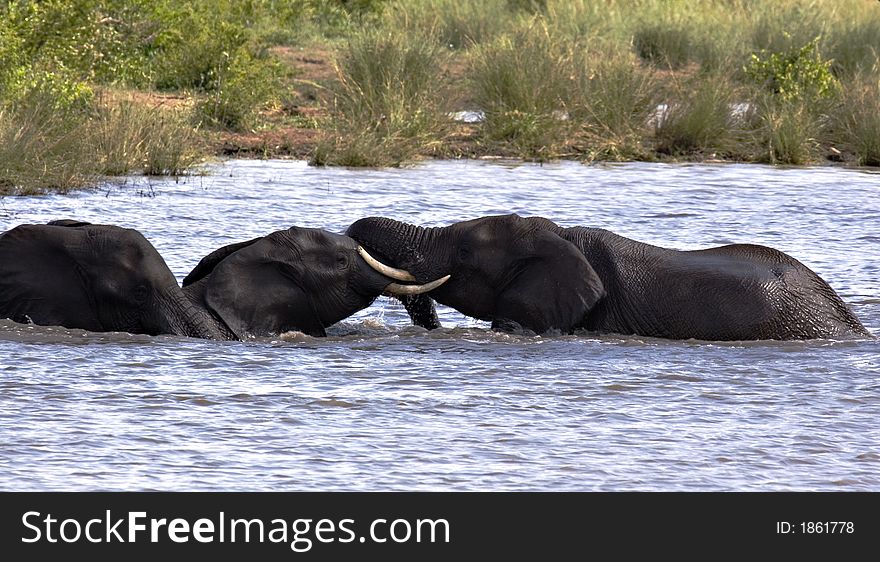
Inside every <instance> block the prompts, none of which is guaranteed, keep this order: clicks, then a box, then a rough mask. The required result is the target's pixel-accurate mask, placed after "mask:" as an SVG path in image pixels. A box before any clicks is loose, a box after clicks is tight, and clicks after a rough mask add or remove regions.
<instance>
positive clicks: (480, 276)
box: [347, 215, 870, 340]
mask: <svg viewBox="0 0 880 562" xmlns="http://www.w3.org/2000/svg"><path fill="white" fill-rule="evenodd" d="M347 234H348V235H349V236H351V237H352V238H354V239H355V240H357V241H358V242H360V243H361V244H362V245H363V246H364V247H365V248H366V249H367V250H368V251H369V252H370V253H371V254H372V255H374V256H376V257H377V258H379V259H380V260H382V261H385V262H387V263H388V264H389V265H392V266H395V267H400V268H403V269H406V270H408V271H410V272H411V273H412V274H413V275H415V277H416V279H417V280H418V281H423V280H424V279H427V278H436V277H437V276H439V275H445V274H451V278H450V280H449V281H448V282H447V283H446V284H445V285H443V286H442V287H440V288H438V289H436V290H434V291H432V292H430V293H429V295H430V297H432V298H433V299H435V300H436V301H437V302H439V303H441V304H445V305H447V306H451V307H453V308H455V309H457V310H459V311H460V312H462V313H463V314H466V315H468V316H472V317H475V318H478V319H482V320H487V321H491V322H492V326H493V328H494V329H498V330H506V331H517V330H522V329H525V330H532V331H534V332H537V333H545V332H548V331H557V330H558V331H561V332H563V333H571V332H572V331H574V330H576V329H587V330H592V331H598V332H610V333H620V334H637V335H642V336H653V337H661V338H671V339H688V338H695V339H702V340H757V339H781V340H787V339H812V338H837V337H846V336H870V334H869V333H868V332H867V330H866V329H865V328H864V326H862V324H861V323H860V322H859V320H858V319H857V318H856V317H855V316H854V315H853V313H852V312H851V311H850V310H849V309H848V308H847V306H846V305H845V304H844V303H843V301H842V300H841V299H840V297H839V296H838V295H837V294H836V293H835V292H834V291H833V290H832V289H831V287H829V286H828V284H827V283H825V281H823V280H822V279H821V278H819V276H818V275H816V274H815V273H814V272H812V271H811V270H810V269H808V268H807V267H806V266H804V265H803V264H801V263H800V262H798V261H797V260H795V259H794V258H792V257H790V256H788V255H786V254H784V253H782V252H780V251H778V250H774V249H772V248H768V247H765V246H757V245H751V244H732V245H728V246H721V247H718V248H710V249H705V250H694V251H678V250H671V249H666V248H660V247H657V246H652V245H649V244H644V243H641V242H637V241H635V240H630V239H628V238H624V237H622V236H618V235H616V234H613V233H611V232H609V231H607V230H602V229H596V228H585V227H573V228H562V227H559V226H558V225H556V224H555V223H553V222H551V221H549V220H547V219H543V218H539V217H531V218H522V217H519V216H517V215H504V216H495V217H484V218H479V219H475V220H470V221H465V222H459V223H455V224H453V225H450V226H446V227H440V228H423V227H417V226H414V225H410V224H406V223H402V222H398V221H394V220H391V219H387V218H379V217H371V218H366V219H361V220H359V221H357V222H355V223H354V224H352V225H351V226H350V227H349V229H348V231H347ZM405 304H406V305H407V310H408V311H409V312H410V316H411V317H412V319H413V322H414V323H416V324H419V325H422V326H424V327H426V328H434V327H437V326H438V325H439V322H437V317H436V313H435V312H434V310H433V307H432V303H430V302H428V300H427V296H426V295H420V296H418V297H413V298H412V299H411V302H407V303H405Z"/></svg>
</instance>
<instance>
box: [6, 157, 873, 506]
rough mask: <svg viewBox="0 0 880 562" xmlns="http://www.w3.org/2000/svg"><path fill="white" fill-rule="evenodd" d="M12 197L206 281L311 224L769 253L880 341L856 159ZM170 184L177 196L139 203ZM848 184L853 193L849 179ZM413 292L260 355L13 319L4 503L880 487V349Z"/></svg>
mask: <svg viewBox="0 0 880 562" xmlns="http://www.w3.org/2000/svg"><path fill="white" fill-rule="evenodd" d="M213 172H214V173H213V174H211V175H208V176H204V177H191V178H183V180H182V181H180V182H174V181H163V180H156V179H150V180H143V179H138V178H134V179H131V180H128V181H127V182H126V184H125V185H112V186H108V187H106V188H104V189H102V190H101V191H94V192H89V191H86V192H81V193H75V194H72V195H69V196H64V197H60V196H44V197H21V198H6V199H4V201H3V211H2V214H0V230H6V229H8V228H10V227H12V226H14V225H16V224H19V223H22V222H45V221H48V220H53V219H57V218H62V217H73V218H78V219H82V220H89V221H93V222H98V223H107V222H113V223H116V224H121V225H125V226H130V227H134V228H137V229H139V230H141V231H142V232H143V233H144V234H145V235H146V236H147V238H149V239H150V240H151V241H152V242H153V243H154V245H155V246H156V247H157V249H159V251H160V253H162V255H163V256H164V257H165V258H166V260H167V262H168V264H169V266H170V267H171V269H172V271H173V272H174V273H175V275H176V276H177V277H178V279H182V278H183V276H185V275H186V274H187V273H188V272H189V270H190V269H191V268H192V267H194V266H195V264H196V263H198V260H199V259H200V258H201V257H202V256H204V255H206V254H207V253H209V252H210V251H212V250H214V249H215V248H217V247H219V246H221V245H224V244H228V243H231V242H236V241H240V240H244V239H248V238H251V237H254V236H258V235H262V234H265V233H267V232H270V231H272V230H276V229H280V228H286V227H288V226H290V225H293V224H297V225H301V226H312V227H321V228H327V229H329V230H333V231H337V232H342V231H344V230H345V228H346V227H347V226H348V224H350V223H351V222H353V221H354V220H356V219H358V218H361V217H363V216H369V215H388V216H392V217H395V218H398V219H401V220H406V221H410V222H414V223H417V224H422V225H426V226H436V225H445V224H449V223H450V222H454V221H457V220H462V219H467V218H473V217H476V216H481V215H484V214H493V213H508V212H518V213H520V214H523V215H543V216H547V217H550V218H552V219H554V220H556V221H557V222H559V223H560V224H562V225H564V226H574V225H588V226H595V227H602V228H608V229H611V230H614V231H615V232H618V233H620V234H622V235H625V236H630V237H633V238H637V239H640V240H643V241H645V242H649V243H654V244H660V245H665V246H670V247H676V248H682V249H693V248H702V247H707V246H711V245H717V244H726V243H733V242H751V243H758V244H767V245H770V246H774V247H777V248H779V249H781V250H784V251H786V252H789V253H791V254H792V255H794V256H795V257H797V258H798V259H799V260H801V261H803V262H804V263H805V264H807V265H808V266H809V267H811V268H813V269H815V270H816V271H817V272H819V273H820V275H821V276H822V277H823V278H825V279H826V280H827V281H828V282H829V283H830V284H831V285H832V286H833V287H834V288H835V289H836V290H837V291H838V292H839V293H840V294H841V295H844V298H845V299H846V300H847V301H848V302H849V303H850V304H851V305H852V306H853V308H854V310H855V311H856V313H857V314H858V315H859V316H860V317H861V318H862V319H863V321H864V323H865V324H866V325H867V326H868V327H869V328H870V329H872V330H874V331H875V332H880V298H878V296H880V275H878V266H877V264H876V251H875V246H876V242H877V241H878V240H880V231H878V228H880V220H878V218H880V198H877V197H876V194H877V188H876V185H877V183H876V182H877V175H876V174H870V173H865V172H864V171H861V170H844V169H840V168H822V167H819V168H811V169H804V168H788V169H786V168H771V167H764V166H749V165H724V166H722V165H669V164H652V163H635V164H610V165H592V166H583V165H580V164H576V163H570V162H566V163H552V164H545V165H541V166H538V165H531V164H520V163H514V162H498V163H487V162H480V161H460V162H430V163H426V164H423V165H420V166H418V167H415V168H412V169H404V170H372V171H371V170H349V169H337V168H331V169H322V168H313V167H309V166H307V165H305V164H304V163H302V162H272V161H270V162H265V161H231V162H226V163H221V164H218V165H216V166H215V167H214V169H213ZM146 181H149V183H150V185H151V187H152V189H153V192H154V193H155V195H156V196H155V197H151V198H144V197H140V196H139V195H138V194H137V191H138V190H139V189H143V185H144V182H146ZM828 185H835V186H839V187H838V188H837V189H835V190H833V191H832V190H828V189H826V187H827V186H828ZM438 313H439V316H440V319H441V321H442V322H443V324H444V326H445V327H444V328H442V329H440V330H435V331H432V332H428V331H426V330H423V329H421V328H417V327H412V326H410V325H409V321H408V318H407V316H406V313H405V311H404V310H403V309H402V307H401V306H400V305H399V304H397V303H396V301H394V300H391V299H386V298H380V299H378V300H377V301H376V302H375V303H374V304H373V306H371V307H370V308H368V309H366V310H364V311H361V312H359V313H358V314H356V315H354V316H353V317H351V318H349V319H348V320H346V321H344V322H342V323H340V324H337V325H336V326H333V327H332V328H331V329H330V330H329V337H327V338H313V337H310V336H306V335H303V334H301V333H298V332H293V333H288V334H282V335H281V336H279V337H276V338H263V339H259V338H258V339H254V340H249V341H246V342H211V341H200V340H192V339H188V338H180V337H173V336H161V337H149V336H139V335H129V334H118V333H110V334H94V333H89V332H85V331H82V330H68V329H64V328H52V327H36V326H23V325H19V324H14V323H12V322H9V321H0V401H2V402H0V412H2V413H0V440H2V442H3V443H4V446H3V448H2V450H0V466H3V467H4V470H3V471H2V473H0V486H2V487H3V489H6V490H43V489H51V490H108V489H123V490H124V489H129V490H284V489H291V490H475V489H490V490H670V491H678V490H687V491H692V490H755V491H764V490H870V491H880V476H878V474H880V471H878V465H880V449H878V446H877V444H878V443H880V430H878V429H877V423H876V420H877V419H880V382H878V381H880V361H878V357H880V344H878V341H877V340H864V339H863V340H845V341H809V342H725V343H717V342H701V341H680V342H673V341H666V340H660V339H656V338H644V337H633V336H615V335H597V334H592V333H589V332H583V333H578V334H575V335H572V336H556V337H540V336H525V335H511V334H498V333H494V332H492V331H491V330H489V326H488V324H487V323H485V322H480V321H474V320H471V319H467V318H465V317H463V316H461V315H460V314H458V313H457V312H455V311H454V310H451V309H448V308H445V307H440V308H439V310H438Z"/></svg>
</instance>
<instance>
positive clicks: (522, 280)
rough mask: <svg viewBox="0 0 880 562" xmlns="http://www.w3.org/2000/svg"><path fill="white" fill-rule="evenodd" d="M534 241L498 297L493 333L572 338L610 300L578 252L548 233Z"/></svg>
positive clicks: (593, 272) (541, 234)
mask: <svg viewBox="0 0 880 562" xmlns="http://www.w3.org/2000/svg"><path fill="white" fill-rule="evenodd" d="M529 236H532V238H533V239H532V248H531V252H528V253H527V255H526V256H524V257H522V258H520V259H518V261H517V263H515V264H514V266H513V271H514V275H515V276H514V277H513V279H512V280H511V281H510V282H509V283H507V285H505V287H504V289H503V290H502V292H501V293H500V294H499V295H498V298H497V300H496V303H495V310H496V315H495V319H494V320H493V327H494V328H501V329H506V328H509V327H516V326H517V325H518V326H519V327H522V328H527V329H529V330H533V331H535V332H537V333H539V334H540V333H544V332H547V331H549V330H561V331H562V332H565V333H569V332H571V331H573V330H574V329H575V328H577V327H578V326H580V325H582V324H583V321H584V318H585V317H586V315H587V314H588V313H589V312H590V310H591V309H592V308H593V307H594V306H595V305H596V303H597V302H598V301H599V300H600V299H602V298H603V297H604V296H605V287H604V286H603V284H602V281H601V279H600V278H599V275H598V274H597V273H596V271H595V270H594V269H593V267H592V266H591V265H590V263H589V262H588V261H587V259H586V257H584V254H583V253H582V252H581V251H580V250H579V249H578V248H577V246H575V245H574V244H572V243H571V242H568V241H567V240H563V239H562V238H560V237H559V236H557V235H556V234H554V233H553V232H549V231H545V230H544V231H536V232H535V233H533V234H531V235H529Z"/></svg>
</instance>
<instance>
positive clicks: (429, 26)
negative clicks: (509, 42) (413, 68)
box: [385, 0, 520, 50]
mask: <svg viewBox="0 0 880 562" xmlns="http://www.w3.org/2000/svg"><path fill="white" fill-rule="evenodd" d="M385 14H386V19H385V24H386V26H387V27H388V28H389V29H403V30H408V31H409V32H412V31H416V32H418V33H423V34H426V35H428V36H429V37H433V38H434V40H435V41H437V43H439V44H440V45H442V46H444V47H446V48H448V49H453V50H457V49H467V48H470V47H472V46H474V45H480V44H484V43H488V42H490V41H492V40H493V39H495V38H496V37H498V36H499V35H501V34H502V33H505V32H506V31H508V30H510V29H511V28H512V27H513V26H514V25H515V22H516V21H517V19H518V17H520V13H519V11H517V10H512V9H511V7H510V0H484V1H482V2H461V1H460V0H423V1H420V2H412V1H401V0H398V1H395V2H392V3H391V4H390V5H388V6H387V7H386V9H385Z"/></svg>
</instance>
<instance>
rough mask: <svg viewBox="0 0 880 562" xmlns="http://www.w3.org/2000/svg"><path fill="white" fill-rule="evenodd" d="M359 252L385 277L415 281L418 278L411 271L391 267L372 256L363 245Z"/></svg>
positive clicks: (359, 247)
mask: <svg viewBox="0 0 880 562" xmlns="http://www.w3.org/2000/svg"><path fill="white" fill-rule="evenodd" d="M358 253H359V254H360V255H361V257H362V258H364V261H365V262H367V264H368V265H369V266H370V267H372V268H373V269H375V270H376V271H378V272H379V273H381V274H382V275H384V276H385V277H390V278H392V279H397V280H398V281H415V280H416V278H415V277H414V276H413V274H412V273H410V272H409V271H406V270H403V269H397V268H395V267H391V266H390V265H385V264H384V263H382V262H380V261H379V260H377V259H376V258H374V257H373V256H371V255H370V254H369V253H368V252H367V251H366V250H364V249H363V247H361V246H358Z"/></svg>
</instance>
